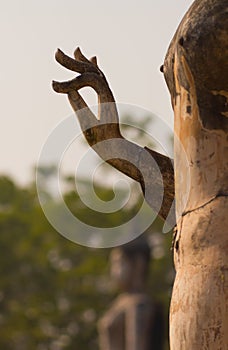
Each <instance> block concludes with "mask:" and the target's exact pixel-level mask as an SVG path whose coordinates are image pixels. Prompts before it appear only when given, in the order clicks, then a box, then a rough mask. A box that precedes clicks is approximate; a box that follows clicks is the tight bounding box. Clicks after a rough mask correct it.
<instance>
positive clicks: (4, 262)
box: [0, 169, 173, 350]
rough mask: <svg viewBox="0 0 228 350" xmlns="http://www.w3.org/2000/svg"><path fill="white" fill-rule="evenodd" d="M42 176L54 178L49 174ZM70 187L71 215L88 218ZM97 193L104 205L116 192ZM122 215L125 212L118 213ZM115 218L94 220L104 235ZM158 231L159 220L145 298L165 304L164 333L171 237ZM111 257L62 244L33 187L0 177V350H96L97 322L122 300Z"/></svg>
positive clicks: (170, 274) (104, 251)
mask: <svg viewBox="0 0 228 350" xmlns="http://www.w3.org/2000/svg"><path fill="white" fill-rule="evenodd" d="M50 171H51V169H50ZM42 172H43V175H44V176H45V175H46V176H49V177H50V174H51V173H50V172H49V171H48V169H42ZM69 179H70V177H69V178H68V186H67V192H66V194H65V201H66V203H67V205H68V206H69V208H71V210H72V212H75V213H78V212H79V214H80V211H83V212H84V215H87V217H88V216H91V210H90V209H88V208H86V207H85V206H83V205H82V203H81V202H80V205H79V201H80V199H79V197H78V195H77V193H75V191H74V188H73V186H72V185H71V184H70V181H69ZM85 189H86V183H85ZM97 190H98V191H99V196H101V197H102V199H104V200H108V199H110V198H112V195H113V193H112V191H111V190H109V189H105V188H103V189H101V188H98V189H97ZM128 210H132V211H134V210H135V208H131V209H128ZM123 214H124V209H123V210H121V211H118V212H117V213H115V215H116V216H117V217H118V216H121V215H123ZM125 215H129V213H127V214H126V213H125ZM117 217H115V218H113V217H112V216H109V215H105V216H103V217H102V218H101V217H96V216H95V215H94V218H93V220H94V224H96V223H97V221H101V220H102V222H103V225H104V227H105V226H106V225H107V226H108V225H111V224H112V222H113V220H116V219H117ZM160 229H161V222H159V221H158V220H157V221H156V222H155V223H154V224H153V226H152V227H151V228H150V230H148V232H146V233H145V234H147V235H148V239H149V241H150V243H151V246H152V248H153V259H152V262H151V269H150V276H149V283H148V291H149V293H150V295H151V297H152V298H153V299H154V300H157V301H159V302H160V303H161V304H162V307H163V310H164V314H165V317H166V330H167V324H168V321H167V320H168V305H169V300H170V294H171V286H172V282H173V267H172V258H171V251H170V246H171V234H168V235H162V234H161V233H159V230H160ZM109 253H110V249H91V248H87V247H82V246H80V245H77V244H75V243H72V242H70V241H68V240H67V239H65V238H64V237H62V236H61V235H60V234H58V233H57V232H56V231H55V230H54V229H53V227H52V226H51V225H50V224H49V223H48V221H47V219H46V218H45V216H44V214H43V212H42V209H41V207H40V205H39V202H38V199H37V194H36V189H35V185H30V186H27V187H26V188H21V187H20V186H18V185H17V184H15V182H14V181H13V180H12V179H10V178H8V177H6V176H2V177H0V270H1V278H0V349H4V350H61V349H67V350H75V349H84V350H87V349H95V350H96V349H98V342H97V339H98V335H97V330H96V321H97V320H98V319H99V318H100V317H101V315H102V313H103V312H104V311H105V310H106V309H107V308H108V307H109V305H110V303H111V301H112V300H113V298H114V297H115V295H116V293H117V291H116V290H115V289H114V288H113V286H112V285H111V283H110V279H109V271H108V256H109ZM166 334H168V332H166Z"/></svg>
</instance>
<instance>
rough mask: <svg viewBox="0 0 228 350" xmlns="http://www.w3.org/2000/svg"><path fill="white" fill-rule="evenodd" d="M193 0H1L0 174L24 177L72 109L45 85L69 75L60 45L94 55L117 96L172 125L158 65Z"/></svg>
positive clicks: (24, 179) (68, 77)
mask: <svg viewBox="0 0 228 350" xmlns="http://www.w3.org/2000/svg"><path fill="white" fill-rule="evenodd" d="M191 3H192V0H181V1H174V0H168V1H167V0H159V1H152V0H150V1H149V0H141V1H133V0H131V1H129V0H126V1H118V0H117V1H115V2H114V1H104V0H97V1H89V0H87V1H77V0H75V1H73V0H67V1H62V0H61V1H60V0H48V1H47V0H46V1H44V0H40V1H34V0H32V1H31V0H29V1H28V0H21V1H12V0H11V1H1V10H0V33H1V65H0V79H1V84H0V89H1V92H0V96H1V125H2V127H1V140H0V142H1V144H0V157H1V163H0V174H3V173H7V174H10V175H12V176H13V177H14V178H15V179H17V180H18V181H20V182H23V183H24V182H26V181H28V180H29V179H30V178H31V174H32V172H31V170H32V166H34V165H35V163H36V162H37V159H38V156H39V153H40V150H41V147H42V145H43V144H44V142H45V140H46V138H47V136H48V135H49V133H50V132H51V130H52V129H53V128H55V126H56V125H57V124H58V123H59V122H60V121H61V120H63V119H64V118H66V117H67V116H69V115H70V114H72V110H71V107H70V105H69V103H68V101H67V98H66V96H62V95H58V94H56V93H54V92H53V91H52V89H51V81H52V80H53V79H55V80H67V79H70V78H72V77H73V76H74V75H73V74H72V72H69V71H67V70H65V69H63V68H61V67H60V66H59V65H58V64H57V63H56V62H55V60H54V54H55V51H56V49H57V48H58V47H59V48H61V49H62V50H63V51H64V52H65V53H67V54H69V55H72V54H73V51H74V49H75V48H76V47H77V46H80V48H81V49H82V51H83V53H85V55H88V56H89V57H91V56H94V55H96V56H97V57H98V64H99V66H100V67H101V69H102V70H103V71H104V73H105V75H106V77H107V79H108V81H109V84H110V86H111V89H112V91H113V92H114V95H115V98H116V101H117V102H119V103H127V104H134V105H137V106H141V107H142V108H144V109H147V110H149V111H151V112H154V113H156V114H158V115H160V116H161V117H162V118H164V119H165V120H166V121H167V122H168V123H169V124H170V125H171V127H172V123H173V113H172V110H171V106H170V98H169V94H168V90H167V87H166V85H165V82H164V78H163V76H162V74H161V73H160V71H159V67H160V65H161V64H162V63H163V60H164V56H165V53H166V51H167V48H168V45H169V43H170V41H171V38H172V37H173V35H174V32H175V30H176V28H177V26H178V24H179V22H180V20H181V18H182V17H183V15H184V13H185V12H186V10H187V9H188V8H189V6H190V5H191ZM88 98H89V100H88V101H91V102H92V101H93V99H92V97H91V98H90V97H88Z"/></svg>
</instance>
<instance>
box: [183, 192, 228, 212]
mask: <svg viewBox="0 0 228 350" xmlns="http://www.w3.org/2000/svg"><path fill="white" fill-rule="evenodd" d="M219 197H228V194H227V193H223V192H220V193H218V194H217V195H216V196H214V197H213V198H211V199H210V200H209V201H207V202H206V203H204V204H202V205H200V206H199V207H197V208H195V209H191V210H188V211H186V212H184V213H183V214H182V215H181V216H182V217H184V216H185V215H187V214H190V213H192V212H194V211H196V210H198V209H202V208H204V207H206V206H207V205H208V204H210V203H212V202H213V201H214V200H215V199H217V198H219Z"/></svg>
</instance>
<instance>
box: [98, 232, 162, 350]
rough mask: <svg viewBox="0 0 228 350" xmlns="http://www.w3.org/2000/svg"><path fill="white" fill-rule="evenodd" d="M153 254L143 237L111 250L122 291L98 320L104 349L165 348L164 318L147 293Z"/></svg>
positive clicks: (100, 341) (114, 275) (111, 258)
mask: <svg viewBox="0 0 228 350" xmlns="http://www.w3.org/2000/svg"><path fill="white" fill-rule="evenodd" d="M150 256H151V254H150V247H149V245H148V242H147V241H146V240H145V239H144V238H138V239H136V240H134V241H132V242H130V243H128V244H125V245H123V246H120V247H117V248H114V249H113V250H112V252H111V256H110V263H111V277H112V279H113V280H114V282H115V283H116V284H117V286H118V287H119V288H120V289H121V290H122V293H121V294H120V295H119V296H118V297H117V298H116V299H115V301H114V302H113V304H112V305H111V307H110V309H109V310H108V311H107V312H106V313H105V315H104V316H103V317H102V318H101V320H100V321H99V322H98V331H99V343H100V349H101V350H153V349H154V350H160V349H162V343H163V338H164V334H163V321H162V320H161V317H160V316H159V319H157V320H156V314H157V311H156V306H155V305H153V303H152V301H151V299H150V297H149V296H148V294H147V293H146V277H147V272H148V269H149V262H150ZM157 322H158V323H159V325H158V323H157ZM157 326H158V327H159V328H160V329H158V327H157ZM155 329H156V331H155ZM156 333H157V334H156ZM158 333H159V334H158Z"/></svg>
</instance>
